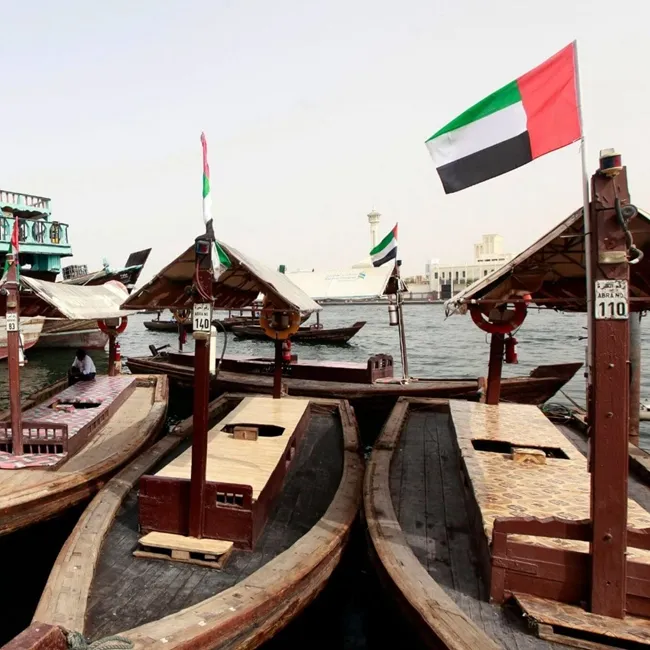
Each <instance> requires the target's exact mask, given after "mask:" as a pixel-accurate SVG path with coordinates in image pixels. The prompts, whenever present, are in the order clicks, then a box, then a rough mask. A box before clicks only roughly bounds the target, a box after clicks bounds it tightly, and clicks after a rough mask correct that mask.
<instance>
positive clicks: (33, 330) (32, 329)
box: [0, 318, 44, 361]
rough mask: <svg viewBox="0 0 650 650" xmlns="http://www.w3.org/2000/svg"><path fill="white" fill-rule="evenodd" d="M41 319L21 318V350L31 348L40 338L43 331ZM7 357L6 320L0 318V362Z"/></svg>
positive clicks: (42, 320)
mask: <svg viewBox="0 0 650 650" xmlns="http://www.w3.org/2000/svg"><path fill="white" fill-rule="evenodd" d="M43 323H44V319H43V318H21V319H20V331H21V332H22V336H23V349H24V350H29V348H33V347H34V346H35V345H36V344H37V343H38V340H39V337H40V336H41V332H42V330H43ZM8 355H9V351H8V349H7V320H6V319H5V318H0V361H1V360H2V359H6V358H7V356H8Z"/></svg>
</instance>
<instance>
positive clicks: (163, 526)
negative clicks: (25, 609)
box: [10, 239, 363, 650]
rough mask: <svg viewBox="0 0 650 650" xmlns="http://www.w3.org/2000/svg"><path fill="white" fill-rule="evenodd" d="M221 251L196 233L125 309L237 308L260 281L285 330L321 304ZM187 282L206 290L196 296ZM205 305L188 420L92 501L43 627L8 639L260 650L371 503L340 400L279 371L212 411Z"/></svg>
mask: <svg viewBox="0 0 650 650" xmlns="http://www.w3.org/2000/svg"><path fill="white" fill-rule="evenodd" d="M212 245H213V242H212V241H210V239H200V240H198V241H197V243H196V249H195V247H192V248H191V249H189V250H188V251H186V252H185V253H184V254H183V255H181V256H180V257H179V258H177V260H175V262H173V263H172V264H171V265H169V266H168V267H166V268H165V269H164V270H163V271H162V272H161V273H160V274H159V275H158V276H156V278H154V280H153V281H152V282H151V283H149V284H148V285H146V286H145V287H143V289H142V290H141V291H140V292H137V293H136V294H134V295H133V296H131V297H130V298H129V300H128V301H127V302H126V303H125V305H124V306H125V307H129V308H131V309H141V308H143V307H149V306H154V307H155V306H161V307H165V308H187V306H188V304H191V303H190V302H189V301H190V300H197V299H198V300H205V299H206V298H208V297H209V298H210V300H211V301H213V302H215V303H216V304H217V305H218V306H225V307H228V306H231V305H232V304H233V303H234V306H236V307H240V306H245V305H246V304H250V302H251V301H252V300H253V299H254V298H255V297H256V296H257V295H258V293H259V292H260V291H262V292H263V293H264V294H265V300H266V304H267V308H268V309H269V310H270V311H271V312H272V313H273V316H272V317H271V322H272V323H273V325H274V327H275V328H276V331H277V332H278V333H279V334H280V335H282V334H283V333H284V332H285V331H286V326H287V322H288V321H287V320H286V316H287V314H288V313H289V312H293V313H294V314H295V315H297V314H298V312H299V311H301V310H302V308H303V307H307V308H318V306H317V305H315V304H314V303H313V302H312V301H311V300H310V299H309V298H307V297H306V296H305V295H304V294H302V292H301V291H300V290H298V289H296V288H295V287H293V286H292V285H291V283H290V282H289V281H288V280H286V278H284V277H283V276H281V275H280V274H278V273H276V272H275V271H271V270H270V269H266V268H265V267H263V266H262V265H260V264H258V263H255V262H253V261H251V260H250V259H248V258H244V257H243V255H241V254H240V253H238V252H237V251H235V249H233V248H231V247H228V246H226V244H222V243H221V242H219V247H220V253H222V254H225V255H227V256H228V260H229V266H228V269H227V270H226V271H224V272H222V273H221V274H220V275H219V277H218V279H217V280H216V281H215V280H213V279H212V277H211V276H212V263H211V260H210V251H211V247H212ZM195 268H198V269H199V272H198V273H196V274H195ZM172 278H173V280H171V279H172ZM192 282H194V283H198V282H200V283H201V285H200V286H199V285H198V284H192V285H190V286H192V287H193V288H194V291H193V292H188V291H187V285H188V284H189V283H192ZM163 301H164V302H163ZM178 303H181V304H178ZM224 303H225V304H224ZM206 304H207V308H206ZM209 305H210V303H202V304H199V306H197V307H195V313H196V314H201V318H198V316H197V319H198V322H199V323H201V322H203V323H204V325H203V326H202V329H201V331H198V332H197V331H195V332H194V334H193V336H194V338H195V339H196V355H195V359H194V360H195V365H196V372H195V384H194V415H193V418H192V420H191V421H189V420H188V421H186V422H185V423H183V424H182V425H180V427H179V428H177V429H176V430H174V431H172V432H171V433H170V434H168V435H167V436H166V437H165V438H163V439H162V440H161V441H160V442H159V443H157V444H156V445H155V446H154V447H152V448H151V449H150V450H149V451H147V452H145V453H144V454H142V455H141V456H140V458H139V459H137V460H136V461H134V462H133V463H132V464H131V465H130V466H128V467H127V468H126V469H125V470H123V471H122V472H121V473H120V474H118V475H117V476H116V477H115V478H114V479H113V480H112V481H110V482H109V483H108V484H107V485H106V487H105V488H104V489H103V490H101V491H100V493H99V494H98V495H97V497H95V499H94V501H93V502H92V503H91V504H90V506H89V508H88V509H87V510H86V512H85V513H84V514H83V515H82V517H81V519H80V521H79V523H78V524H77V526H76V528H75V529H74V531H73V532H72V535H71V536H70V538H69V539H68V541H67V543H66V545H65V546H64V548H63V549H62V551H61V553H60V555H59V557H58V559H57V561H56V563H55V566H54V569H53V571H52V573H51V575H50V579H49V582H48V584H47V586H46V588H45V591H44V592H43V596H42V598H41V602H40V603H39V606H38V609H37V611H36V614H35V618H34V623H33V624H32V626H31V627H30V628H29V629H28V630H27V631H25V632H24V633H23V634H22V635H20V636H19V637H17V638H16V639H15V640H14V641H13V642H11V644H10V647H14V648H26V647H27V646H28V645H29V647H30V648H39V647H40V648H44V647H45V646H46V645H47V647H48V648H50V650H56V649H57V648H64V647H66V646H67V644H68V642H72V641H73V638H72V637H70V636H69V633H70V631H75V632H77V633H81V634H82V635H83V636H84V637H86V638H90V639H100V638H102V637H105V636H107V635H113V634H118V635H119V636H120V637H121V638H122V639H123V642H125V643H126V644H127V645H129V646H130V647H132V648H137V649H140V648H146V647H149V646H150V645H151V644H152V643H153V644H156V643H164V645H165V648H167V649H169V650H172V649H179V650H180V648H190V647H191V648H193V649H196V650H208V649H210V650H215V649H223V650H225V649H226V648H233V647H246V648H255V647H257V646H258V645H260V644H261V643H262V642H264V641H265V640H267V639H268V638H269V637H270V636H272V635H273V634H274V633H275V632H276V631H277V630H279V629H280V628H281V627H283V626H284V625H286V624H287V623H288V622H289V621H290V620H291V619H293V618H294V617H295V616H297V615H298V614H299V613H300V611H302V609H303V608H304V607H305V606H306V605H307V604H309V603H310V602H311V601H312V600H313V598H315V597H316V595H317V594H318V593H319V592H320V591H321V589H322V588H323V587H324V585H325V583H326V582H327V579H328V578H329V576H330V575H331V573H332V571H333V570H334V568H335V567H336V565H337V564H338V561H339V558H340V557H341V553H342V551H343V548H344V545H345V543H346V541H347V538H348V535H349V532H350V529H351V527H352V524H353V522H354V521H355V518H356V516H357V512H358V506H359V504H360V500H361V483H362V479H363V461H362V459H361V456H360V453H359V442H358V432H357V426H356V422H355V418H354V413H353V411H352V409H351V408H350V406H349V405H348V404H347V403H346V402H344V401H337V400H331V399H330V400H311V399H305V398H292V397H287V396H282V390H281V388H282V386H281V377H280V376H279V375H277V376H276V378H275V379H276V381H275V385H274V392H273V397H270V396H256V395H252V396H250V395H247V396H243V395H239V396H236V395H224V396H222V397H220V398H219V399H217V400H216V401H215V402H213V403H212V404H211V405H210V406H209V407H208V405H207V393H208V361H209V340H210V321H211V318H210V316H209V312H210V309H209ZM279 343H280V344H279V345H277V344H276V348H277V349H278V350H279V351H280V352H281V341H280V342H279ZM190 434H191V438H190ZM307 486H308V487H309V489H306V488H307ZM181 584H182V585H183V586H182V587H181V588H180V589H179V585H181ZM136 585H137V588H136V589H134V587H135V586H136ZM75 638H77V639H78V637H75ZM161 640H162V641H161ZM84 642H85V641H84Z"/></svg>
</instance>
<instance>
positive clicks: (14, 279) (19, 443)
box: [5, 256, 23, 456]
mask: <svg viewBox="0 0 650 650" xmlns="http://www.w3.org/2000/svg"><path fill="white" fill-rule="evenodd" d="M8 257H9V256H8ZM8 261H9V269H8V270H7V282H6V284H5V288H6V289H7V352H8V359H7V361H8V364H9V409H10V410H11V439H12V446H13V449H12V451H13V454H14V455H15V456H22V455H23V414H22V410H21V403H20V291H19V286H18V270H17V260H16V259H14V258H13V256H11V257H9V259H8ZM11 321H14V322H15V323H16V328H15V329H9V327H10V322H11Z"/></svg>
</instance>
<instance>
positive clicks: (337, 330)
mask: <svg viewBox="0 0 650 650" xmlns="http://www.w3.org/2000/svg"><path fill="white" fill-rule="evenodd" d="M365 324H366V321H357V322H356V323H354V324H353V325H351V326H350V327H322V326H314V327H300V328H298V330H296V331H295V332H293V333H292V334H291V342H292V343H312V344H314V345H343V344H345V343H347V342H348V341H349V340H350V339H351V338H352V337H353V336H354V335H355V334H357V333H358V332H359V330H360V329H361V328H362V327H363V326H364V325H365ZM231 331H232V333H233V334H234V335H235V336H236V337H237V338H239V339H254V340H257V341H263V340H267V339H268V336H267V335H266V333H265V332H264V330H263V329H262V328H261V327H260V326H259V325H237V324H234V325H232V327H231Z"/></svg>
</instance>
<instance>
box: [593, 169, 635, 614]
mask: <svg viewBox="0 0 650 650" xmlns="http://www.w3.org/2000/svg"><path fill="white" fill-rule="evenodd" d="M591 183H592V203H591V208H590V211H589V218H590V228H589V230H590V232H591V233H592V260H593V277H592V278H588V279H587V281H588V282H594V308H593V311H592V313H591V314H589V318H591V319H592V332H593V345H592V359H591V367H592V393H591V396H592V399H591V400H590V409H591V412H590V417H589V423H590V438H591V450H590V453H591V458H590V470H591V519H592V522H593V539H592V543H591V554H592V558H591V561H592V564H591V611H592V612H593V613H595V614H601V615H604V616H611V617H614V618H623V617H624V616H625V601H626V569H627V566H626V550H627V490H628V425H629V407H630V402H629V381H630V379H629V365H628V363H629V341H630V333H629V319H628V318H627V317H625V316H624V317H621V312H622V311H623V308H622V307H618V304H619V303H620V301H619V303H616V301H613V300H608V298H607V296H608V295H610V292H608V290H607V287H606V286H605V285H604V284H602V281H604V280H616V281H622V282H624V285H623V287H622V290H624V291H625V301H624V302H625V309H626V310H627V309H628V308H629V307H628V296H629V289H628V284H629V275H630V274H629V266H628V262H627V245H626V241H625V235H624V231H623V229H622V228H621V226H620V225H619V223H618V220H617V215H616V211H615V209H614V206H615V199H616V198H617V197H618V199H619V200H620V201H621V204H622V205H623V206H624V205H626V204H628V203H629V200H630V196H629V192H628V187H627V174H626V170H625V168H623V169H622V171H621V172H620V173H619V174H618V176H616V177H614V178H612V177H610V176H605V175H603V174H601V173H596V174H594V176H593V177H592V181H591ZM619 309H620V312H619V311H618V310H619ZM626 314H627V311H626Z"/></svg>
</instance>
